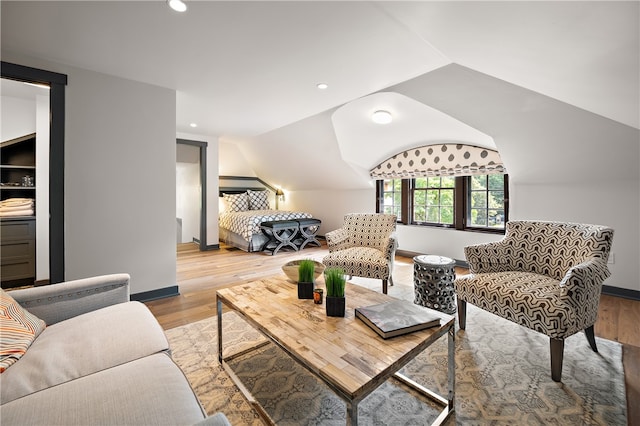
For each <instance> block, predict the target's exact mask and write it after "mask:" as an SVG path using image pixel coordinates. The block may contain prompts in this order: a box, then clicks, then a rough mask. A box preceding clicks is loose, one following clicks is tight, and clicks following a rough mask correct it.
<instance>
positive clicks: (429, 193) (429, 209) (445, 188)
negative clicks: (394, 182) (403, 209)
mask: <svg viewBox="0 0 640 426" xmlns="http://www.w3.org/2000/svg"><path fill="white" fill-rule="evenodd" d="M412 183H413V186H412V193H413V209H412V210H413V221H412V222H414V223H439V224H443V225H453V223H454V222H453V219H454V216H453V214H454V211H453V200H454V196H455V178H453V177H449V176H446V177H440V176H436V177H428V178H426V177H421V178H416V179H413V180H412Z"/></svg>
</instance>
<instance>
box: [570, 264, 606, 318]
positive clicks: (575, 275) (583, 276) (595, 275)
mask: <svg viewBox="0 0 640 426" xmlns="http://www.w3.org/2000/svg"><path fill="white" fill-rule="evenodd" d="M610 275H611V273H610V272H609V268H608V267H607V264H606V263H605V261H604V260H602V259H601V258H599V257H593V258H591V259H589V260H587V261H585V262H582V263H580V264H579V265H576V266H573V267H572V268H571V269H569V271H567V274H566V275H565V276H564V278H563V279H562V281H560V291H561V293H560V295H561V298H562V300H563V301H564V303H566V304H567V305H569V306H571V307H573V310H574V312H580V313H583V314H584V315H583V317H581V318H576V320H577V325H578V327H579V328H586V327H590V326H592V325H593V324H595V322H596V319H597V318H598V305H599V303H600V293H601V292H602V283H603V282H604V280H606V279H607V278H608V277H609V276H610Z"/></svg>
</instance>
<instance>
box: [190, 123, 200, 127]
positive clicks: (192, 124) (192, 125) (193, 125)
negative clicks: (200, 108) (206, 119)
mask: <svg viewBox="0 0 640 426" xmlns="http://www.w3.org/2000/svg"><path fill="white" fill-rule="evenodd" d="M189 126H191V127H198V125H197V124H196V123H191V124H189Z"/></svg>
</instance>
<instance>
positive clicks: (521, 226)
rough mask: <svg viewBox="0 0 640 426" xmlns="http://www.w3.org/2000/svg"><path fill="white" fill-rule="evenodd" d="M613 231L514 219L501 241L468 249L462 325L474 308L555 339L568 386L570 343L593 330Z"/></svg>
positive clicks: (461, 283)
mask: <svg viewBox="0 0 640 426" xmlns="http://www.w3.org/2000/svg"><path fill="white" fill-rule="evenodd" d="M612 240H613V229H611V228H607V227H604V226H597V225H582V224H576V223H559V222H533V221H510V222H508V223H507V228H506V234H505V236H504V238H503V239H502V240H501V241H498V242H495V243H488V244H480V245H475V246H469V247H465V249H464V251H465V256H466V258H467V261H468V262H469V269H470V272H471V274H470V275H466V276H461V277H459V278H458V279H456V281H455V288H456V294H457V299H458V320H459V325H460V328H461V329H464V328H465V326H466V307H467V302H468V303H471V304H473V305H476V306H478V307H480V308H482V309H484V310H486V311H489V312H491V313H493V314H496V315H498V316H500V317H502V318H506V319H508V320H510V321H513V322H515V323H517V324H520V325H522V326H524V327H527V328H530V329H532V330H535V331H537V332H540V333H543V334H545V335H547V336H549V338H550V352H551V377H552V379H553V380H554V381H556V382H559V381H561V377H562V359H563V353H564V339H566V338H567V337H569V336H571V335H573V334H575V333H577V332H579V331H581V330H584V332H585V335H586V337H587V340H588V341H589V345H590V346H591V349H593V351H595V352H597V351H598V349H597V347H596V341H595V337H594V333H593V325H594V324H595V322H596V319H597V317H598V304H599V303H600V291H601V288H602V283H603V281H604V280H605V279H606V278H607V277H609V275H610V273H609V269H608V268H607V259H608V257H609V250H610V248H611V243H612Z"/></svg>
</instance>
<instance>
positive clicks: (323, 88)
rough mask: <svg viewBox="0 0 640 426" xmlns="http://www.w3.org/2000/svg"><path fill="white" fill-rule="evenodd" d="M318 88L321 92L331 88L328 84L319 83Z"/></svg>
mask: <svg viewBox="0 0 640 426" xmlns="http://www.w3.org/2000/svg"><path fill="white" fill-rule="evenodd" d="M316 87H317V88H318V89H320V90H325V89H327V88H328V87H329V85H328V84H327V83H318V84H316Z"/></svg>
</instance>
